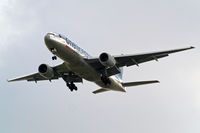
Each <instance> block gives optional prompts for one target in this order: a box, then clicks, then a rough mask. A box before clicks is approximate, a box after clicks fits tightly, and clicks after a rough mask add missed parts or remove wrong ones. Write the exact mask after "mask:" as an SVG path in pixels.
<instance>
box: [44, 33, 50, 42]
mask: <svg viewBox="0 0 200 133" xmlns="http://www.w3.org/2000/svg"><path fill="white" fill-rule="evenodd" d="M44 41H45V43H48V42H49V41H50V34H49V33H47V34H46V35H45V36H44Z"/></svg>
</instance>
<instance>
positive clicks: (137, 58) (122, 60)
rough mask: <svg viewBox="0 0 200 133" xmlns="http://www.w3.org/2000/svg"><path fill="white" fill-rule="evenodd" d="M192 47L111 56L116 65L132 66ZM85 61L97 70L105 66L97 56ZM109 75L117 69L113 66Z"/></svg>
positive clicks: (115, 72) (113, 73)
mask: <svg viewBox="0 0 200 133" xmlns="http://www.w3.org/2000/svg"><path fill="white" fill-rule="evenodd" d="M193 48H194V47H187V48H181V49H173V50H167V51H160V52H152V53H145V54H135V55H120V56H113V57H114V58H115V60H116V67H117V68H119V67H123V66H127V67H128V66H132V65H137V66H138V65H139V64H140V63H144V62H148V61H151V60H158V59H160V58H163V57H166V56H168V55H169V54H172V53H176V52H180V51H184V50H189V49H193ZM86 61H87V62H88V63H89V64H90V65H91V66H92V67H94V68H95V69H96V70H97V71H99V72H100V71H101V70H102V69H104V68H105V67H104V66H103V65H102V64H101V63H100V62H99V59H98V58H92V59H86ZM110 73H111V74H110V75H109V76H111V75H115V74H117V73H119V71H117V69H115V68H113V70H112V71H110Z"/></svg>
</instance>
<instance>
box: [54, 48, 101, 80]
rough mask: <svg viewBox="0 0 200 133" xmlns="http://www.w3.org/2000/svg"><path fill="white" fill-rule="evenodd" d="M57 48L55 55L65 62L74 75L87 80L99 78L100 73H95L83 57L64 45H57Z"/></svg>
mask: <svg viewBox="0 0 200 133" xmlns="http://www.w3.org/2000/svg"><path fill="white" fill-rule="evenodd" d="M56 49H57V51H58V52H57V54H56V55H57V56H58V57H59V58H61V59H62V60H64V61H65V62H66V65H67V67H69V68H70V69H71V70H72V71H73V72H74V73H75V74H76V75H78V76H80V77H81V78H84V79H86V80H89V81H96V80H99V79H100V74H99V73H97V72H96V71H95V70H94V69H93V68H92V67H91V66H89V65H88V64H87V63H86V62H85V61H84V60H83V57H82V56H80V55H78V54H77V53H76V52H72V51H69V50H67V49H66V48H65V45H59V47H57V48H56Z"/></svg>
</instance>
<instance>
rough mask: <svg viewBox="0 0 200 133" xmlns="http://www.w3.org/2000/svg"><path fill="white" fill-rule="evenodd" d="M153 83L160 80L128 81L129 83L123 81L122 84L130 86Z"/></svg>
mask: <svg viewBox="0 0 200 133" xmlns="http://www.w3.org/2000/svg"><path fill="white" fill-rule="evenodd" d="M153 83H159V81H158V80H150V81H138V82H127V83H122V86H124V87H130V86H137V85H145V84H153Z"/></svg>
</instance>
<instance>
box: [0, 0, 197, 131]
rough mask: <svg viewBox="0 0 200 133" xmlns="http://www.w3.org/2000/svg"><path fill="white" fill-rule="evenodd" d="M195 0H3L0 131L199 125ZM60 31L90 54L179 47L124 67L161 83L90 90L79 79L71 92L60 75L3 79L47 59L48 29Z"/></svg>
mask: <svg viewBox="0 0 200 133" xmlns="http://www.w3.org/2000/svg"><path fill="white" fill-rule="evenodd" d="M199 24H200V1H199V0H190V1H187V0H167V1H161V0H140V1H136V0H123V1H119V0H101V1H94V0H93V1H92V0H73V1H72V0H71V1H70V0H60V1H49V0H40V1H37V2H36V1H33V0H32V1H30V0H26V1H25V0H1V2H0V29H1V30H0V40H1V41H0V47H1V49H0V69H1V76H0V132H1V133H13V132H15V133H36V132H37V133H44V132H48V133H55V132H57V133H66V132H72V133H78V132H87V133H93V132H97V133H102V132H115V133H121V132H126V133H133V132H137V133H146V132H148V133H160V132H162V133H191V132H192V133H199V132H200V83H199V79H200V62H199V57H200V54H199V53H200V50H199V46H200V36H199V35H200V26H199ZM50 31H55V32H58V33H62V34H65V35H66V36H68V37H69V38H70V39H71V40H72V41H74V42H76V43H77V44H78V45H79V46H80V47H82V48H84V49H85V50H86V51H88V52H89V53H90V54H91V55H93V56H99V54H100V53H101V52H103V51H106V52H109V53H110V54H112V55H119V54H122V53H123V54H135V53H142V52H150V51H158V50H167V49H173V48H182V47H187V46H190V45H193V46H195V47H196V49H194V50H190V51H186V52H182V53H178V54H173V55H171V56H169V57H167V58H164V59H161V60H160V61H159V62H155V61H153V62H148V63H144V64H142V65H140V67H135V66H133V67H129V68H125V72H124V81H136V80H151V79H158V80H160V82H161V83H160V84H153V85H146V86H139V87H132V88H128V89H127V90H128V91H127V93H119V92H108V93H104V94H100V95H93V94H92V93H91V92H92V91H94V90H95V89H98V88H99V87H98V86H96V85H95V84H93V83H90V82H87V81H84V84H79V85H78V88H79V91H78V92H73V93H71V92H70V91H69V90H68V88H67V87H66V86H65V83H64V81H62V80H58V81H53V82H52V83H49V82H39V83H38V84H35V83H27V82H15V83H7V82H6V79H9V78H13V77H16V76H21V75H26V74H29V73H32V72H36V71H37V68H38V66H39V65H40V64H41V63H47V64H50V65H51V66H54V65H57V64H59V63H61V62H62V61H61V60H57V61H52V60H51V56H52V55H51V53H50V52H49V51H48V50H47V48H46V46H45V45H44V41H43V37H44V35H45V34H46V33H47V32H50Z"/></svg>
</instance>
